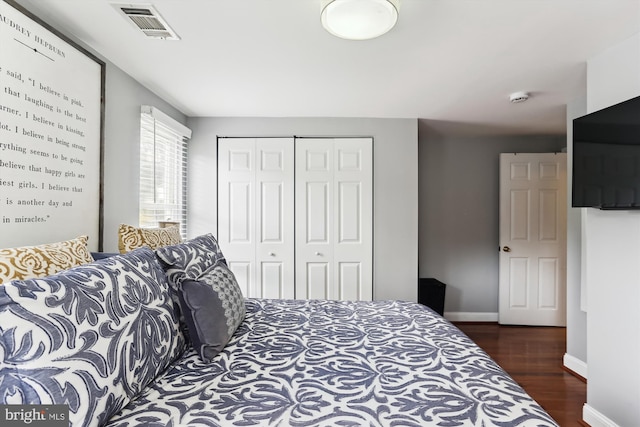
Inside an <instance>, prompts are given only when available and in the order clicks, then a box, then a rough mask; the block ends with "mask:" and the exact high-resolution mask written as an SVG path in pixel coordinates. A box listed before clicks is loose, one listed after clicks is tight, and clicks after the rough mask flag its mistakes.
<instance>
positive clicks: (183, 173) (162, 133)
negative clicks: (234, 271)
mask: <svg viewBox="0 0 640 427" xmlns="http://www.w3.org/2000/svg"><path fill="white" fill-rule="evenodd" d="M190 136H191V131H190V130H189V129H188V128H186V127H184V126H183V125H182V124H180V123H178V122H176V121H174V120H173V119H172V118H170V117H169V116H167V115H166V114H164V113H162V112H161V111H159V110H158V109H156V108H154V107H149V106H143V107H142V112H141V115H140V218H139V222H140V227H158V226H159V224H160V222H161V221H175V222H179V223H180V233H181V234H182V236H183V237H184V236H186V234H187V140H188V138H189V137H190Z"/></svg>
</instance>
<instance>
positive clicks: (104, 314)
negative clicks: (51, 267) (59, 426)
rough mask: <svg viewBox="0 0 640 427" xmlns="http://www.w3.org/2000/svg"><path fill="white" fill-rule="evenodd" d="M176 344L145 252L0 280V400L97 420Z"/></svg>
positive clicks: (169, 310)
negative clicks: (61, 407)
mask: <svg viewBox="0 0 640 427" xmlns="http://www.w3.org/2000/svg"><path fill="white" fill-rule="evenodd" d="M183 349H184V337H183V336H182V334H181V333H180V329H179V325H178V319H177V316H176V314H175V310H174V304H173V301H172V299H171V296H170V289H169V286H168V283H167V279H166V276H165V274H164V272H163V271H162V267H161V266H160V264H159V262H158V260H157V259H156V257H155V255H154V253H153V251H152V250H151V249H149V248H142V249H137V250H134V251H132V252H129V253H127V254H125V255H117V256H114V257H111V258H108V259H104V260H101V261H96V262H93V263H90V264H84V265H81V266H77V267H74V268H72V269H69V270H66V271H64V272H61V273H59V274H56V275H52V276H48V277H44V278H39V279H29V280H15V281H12V282H8V283H4V284H3V285H2V286H0V404H65V405H69V418H70V419H69V421H70V424H71V425H74V426H75V425H78V426H79V425H102V424H104V423H105V422H106V421H107V420H108V419H109V418H110V417H111V416H112V415H113V414H115V413H116V412H118V411H119V410H120V409H121V408H123V407H124V406H125V405H126V404H127V402H129V401H130V400H132V398H134V397H135V396H136V395H137V394H138V393H140V391H141V390H142V389H143V388H144V387H145V386H146V385H147V384H149V383H150V382H151V381H152V380H153V379H154V378H155V377H156V376H157V375H158V373H160V372H162V371H163V370H164V369H165V368H166V367H167V366H168V364H169V363H171V362H172V361H173V360H174V359H175V358H176V357H177V356H178V355H179V354H180V353H181V352H182V351H183Z"/></svg>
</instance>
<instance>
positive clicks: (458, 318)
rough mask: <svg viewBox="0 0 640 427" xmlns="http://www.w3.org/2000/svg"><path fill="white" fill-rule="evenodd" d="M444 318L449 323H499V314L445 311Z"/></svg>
mask: <svg viewBox="0 0 640 427" xmlns="http://www.w3.org/2000/svg"><path fill="white" fill-rule="evenodd" d="M444 318H445V319H447V320H448V321H449V322H497V321H498V313H473V312H462V311H448V312H447V311H445V312H444Z"/></svg>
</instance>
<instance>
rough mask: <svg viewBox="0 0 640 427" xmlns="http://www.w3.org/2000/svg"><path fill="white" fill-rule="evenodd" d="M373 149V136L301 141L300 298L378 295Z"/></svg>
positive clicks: (298, 190) (298, 197)
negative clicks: (320, 267) (375, 291)
mask: <svg viewBox="0 0 640 427" xmlns="http://www.w3.org/2000/svg"><path fill="white" fill-rule="evenodd" d="M372 150H373V146H372V140H371V138H344V139H328V138H324V139H321V138H318V139H311V138H309V139H306V138H305V139H299V140H296V166H297V168H296V201H295V203H296V269H297V273H296V291H297V293H296V297H298V298H327V299H346V300H371V299H372V298H373V271H372V270H373V261H372V259H373V237H372V234H373V231H372V230H373V220H372V217H373V215H372V209H373V203H372V201H373V196H372V194H373V174H372V172H373V169H372V166H373V161H372ZM321 263H324V264H321ZM318 265H326V267H325V268H324V269H323V270H322V271H323V272H325V273H326V274H327V276H326V279H324V280H319V277H320V275H319V274H317V272H316V270H314V268H317V267H318ZM301 272H302V273H301ZM314 272H316V274H315V275H314V274H313V273H314Z"/></svg>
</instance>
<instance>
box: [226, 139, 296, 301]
mask: <svg viewBox="0 0 640 427" xmlns="http://www.w3.org/2000/svg"><path fill="white" fill-rule="evenodd" d="M293 180H294V154H293V139H292V138H220V139H218V240H219V243H220V248H221V249H222V253H223V254H224V255H225V258H226V259H227V263H228V264H229V267H230V269H231V271H233V273H234V274H235V276H236V279H237V280H238V284H239V285H240V287H241V288H242V291H243V293H244V295H245V296H247V297H255V298H294V296H295V289H294V280H295V277H294V268H295V266H294V247H295V246H294V245H295V241H294V199H293V198H294V187H293V185H294V184H293Z"/></svg>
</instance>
